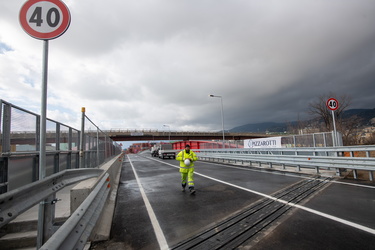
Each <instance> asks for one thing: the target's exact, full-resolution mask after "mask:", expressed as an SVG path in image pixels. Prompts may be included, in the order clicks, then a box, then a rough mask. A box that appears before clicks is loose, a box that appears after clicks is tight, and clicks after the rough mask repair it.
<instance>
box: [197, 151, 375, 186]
mask: <svg viewBox="0 0 375 250" xmlns="http://www.w3.org/2000/svg"><path fill="white" fill-rule="evenodd" d="M196 153H197V155H198V157H199V158H200V159H202V160H209V161H222V162H225V161H227V162H230V161H234V162H241V163H242V164H244V163H246V162H248V163H249V164H250V165H251V164H252V163H258V164H259V165H261V164H268V166H269V167H270V168H272V166H273V165H281V166H282V167H283V168H285V166H295V167H296V168H297V170H300V169H301V168H315V169H316V172H317V173H319V170H320V169H328V170H329V169H335V170H336V173H337V175H340V174H341V170H343V169H347V170H352V171H353V175H354V178H357V171H358V170H362V171H368V174H369V179H370V180H371V181H373V180H374V178H373V171H375V146H351V147H322V148H263V149H261V148H257V149H250V148H243V149H225V148H222V149H200V150H196Z"/></svg>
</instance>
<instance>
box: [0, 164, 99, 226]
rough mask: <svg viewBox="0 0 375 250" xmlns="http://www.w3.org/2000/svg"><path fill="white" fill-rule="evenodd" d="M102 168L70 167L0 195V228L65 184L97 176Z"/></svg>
mask: <svg viewBox="0 0 375 250" xmlns="http://www.w3.org/2000/svg"><path fill="white" fill-rule="evenodd" d="M101 173H103V170H102V169H97V168H91V169H70V170H64V171H62V172H59V173H56V174H53V175H51V176H49V177H46V178H44V179H42V180H39V181H36V182H33V183H30V184H28V185H25V186H23V187H20V188H17V189H15V190H12V191H9V192H7V193H4V194H1V195H0V228H1V227H2V226H4V225H6V224H7V223H9V222H10V221H11V220H13V219H15V218H16V217H17V216H18V215H20V214H22V213H23V212H25V211H26V210H28V209H29V208H31V207H33V206H34V205H36V204H37V203H39V202H41V201H43V200H44V199H46V198H47V197H49V196H50V195H52V194H55V193H56V192H58V191H60V190H61V189H63V188H64V187H66V186H69V185H71V184H74V183H77V182H79V181H82V180H86V179H89V178H93V177H97V176H99V175H100V174H101Z"/></svg>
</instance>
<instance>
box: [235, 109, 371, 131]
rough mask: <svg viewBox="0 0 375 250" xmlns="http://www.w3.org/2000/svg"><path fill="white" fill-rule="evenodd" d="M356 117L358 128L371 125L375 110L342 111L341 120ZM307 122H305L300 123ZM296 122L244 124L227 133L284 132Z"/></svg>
mask: <svg viewBox="0 0 375 250" xmlns="http://www.w3.org/2000/svg"><path fill="white" fill-rule="evenodd" d="M354 115H356V116H358V117H359V118H362V119H359V121H360V124H359V125H360V126H369V125H371V123H370V120H371V119H372V118H375V109H349V110H346V111H344V113H343V118H348V117H351V116H354ZM302 122H307V121H302ZM297 124H298V122H297V121H294V122H282V123H280V122H263V123H252V124H246V125H242V126H239V127H235V128H232V129H230V130H229V132H252V133H258V132H259V133H264V132H266V131H268V132H284V131H286V130H287V128H288V127H289V126H296V125H297Z"/></svg>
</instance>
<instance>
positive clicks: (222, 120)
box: [209, 95, 225, 148]
mask: <svg viewBox="0 0 375 250" xmlns="http://www.w3.org/2000/svg"><path fill="white" fill-rule="evenodd" d="M209 97H217V98H220V102H221V125H222V129H223V148H225V132H224V111H223V97H222V96H220V95H209Z"/></svg>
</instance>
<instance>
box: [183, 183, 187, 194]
mask: <svg viewBox="0 0 375 250" xmlns="http://www.w3.org/2000/svg"><path fill="white" fill-rule="evenodd" d="M185 187H186V183H185V184H182V192H185Z"/></svg>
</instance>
